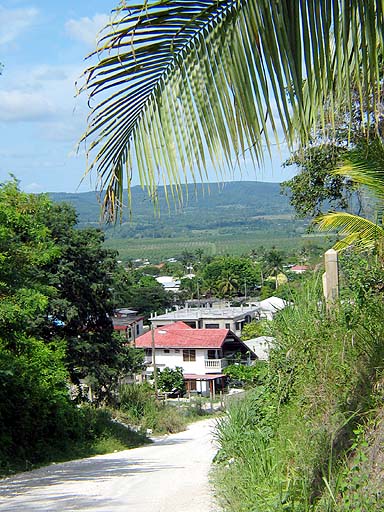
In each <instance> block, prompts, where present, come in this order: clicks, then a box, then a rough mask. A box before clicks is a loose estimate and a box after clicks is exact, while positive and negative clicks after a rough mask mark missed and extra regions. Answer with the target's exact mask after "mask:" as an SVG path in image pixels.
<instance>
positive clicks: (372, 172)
mask: <svg viewBox="0 0 384 512" xmlns="http://www.w3.org/2000/svg"><path fill="white" fill-rule="evenodd" d="M334 174H338V175H341V176H349V177H350V178H351V179H352V180H353V181H354V182H355V183H357V184H359V185H361V186H363V187H364V189H365V190H366V191H367V193H368V195H369V200H370V203H374V204H373V206H374V210H375V218H374V219H373V220H369V219H366V218H364V217H361V216H359V215H354V214H351V213H345V212H332V213H328V214H326V215H322V216H319V217H318V218H317V219H316V220H315V222H316V223H317V224H318V227H319V229H321V230H323V231H329V230H338V232H339V235H341V240H339V241H338V242H336V244H335V245H334V249H335V250H337V251H343V250H344V249H347V248H348V247H351V246H353V247H354V249H355V250H358V251H367V250H368V251H369V250H372V249H375V250H376V251H377V253H378V255H379V257H380V259H381V260H383V256H384V227H383V208H384V145H383V142H382V141H381V139H379V138H376V139H375V140H374V141H370V142H366V143H365V144H361V145H360V146H359V147H358V148H356V149H355V150H353V151H351V152H350V155H349V158H348V160H347V161H346V162H345V164H344V165H343V166H342V167H341V168H339V169H336V170H335V171H334Z"/></svg>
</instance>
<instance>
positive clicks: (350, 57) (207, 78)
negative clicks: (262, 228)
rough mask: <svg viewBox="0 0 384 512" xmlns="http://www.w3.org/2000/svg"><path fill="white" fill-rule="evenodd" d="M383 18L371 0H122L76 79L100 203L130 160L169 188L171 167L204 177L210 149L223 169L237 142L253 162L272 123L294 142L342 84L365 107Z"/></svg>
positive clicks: (114, 197)
mask: <svg viewBox="0 0 384 512" xmlns="http://www.w3.org/2000/svg"><path fill="white" fill-rule="evenodd" d="M383 19H384V16H383V8H382V1H381V0H369V1H367V0H336V1H333V2H330V1H329V0H318V1H315V2H314V1H313V0H200V1H199V2H193V1H192V0H185V1H183V2H176V1H174V0H168V1H163V0H145V1H143V2H142V4H135V5H134V6H132V7H130V6H129V2H121V6H120V7H119V8H117V9H116V11H115V12H114V15H113V17H112V18H111V22H110V24H109V25H108V26H107V27H106V28H105V30H104V31H103V32H102V37H101V39H100V41H99V44H98V48H97V50H96V51H95V52H94V53H93V55H92V57H93V58H94V63H93V64H91V65H90V66H89V67H88V68H87V69H86V71H85V73H84V83H83V85H82V87H81V89H80V90H83V91H84V90H86V91H87V93H88V95H89V102H90V104H91V105H92V107H91V108H92V110H91V113H90V116H89V124H88V129H87V130H86V132H85V134H84V136H83V138H82V141H85V142H87V143H88V142H89V144H87V155H88V159H89V165H88V167H87V172H89V171H91V170H92V169H95V170H96V172H97V174H98V188H99V189H100V190H105V192H106V193H105V196H104V207H105V212H106V214H107V215H108V216H109V218H115V216H116V213H117V212H118V211H119V209H120V207H121V206H122V203H123V185H124V184H126V185H128V188H129V186H130V183H131V180H132V175H133V172H137V173H138V176H139V179H140V182H141V184H142V186H146V187H147V189H148V191H149V194H150V195H151V196H152V197H154V198H155V197H156V186H157V184H158V183H164V184H166V183H168V184H170V186H169V189H170V192H171V193H172V195H173V196H174V197H178V198H180V194H181V189H180V183H181V176H183V177H185V179H186V176H187V173H190V174H191V175H192V178H193V179H197V178H201V179H204V178H206V165H207V162H208V161H209V160H210V161H212V162H213V164H214V165H215V166H216V169H217V172H218V174H219V175H223V174H224V173H225V171H226V169H228V168H229V169H231V170H232V169H233V168H234V167H235V166H236V165H237V164H238V162H239V161H240V160H241V159H242V157H244V156H245V155H246V154H248V153H249V155H250V156H251V158H252V159H253V161H254V162H255V164H259V163H260V161H262V160H263V154H264V151H265V147H266V148H267V149H268V150H269V149H270V148H271V144H272V142H274V140H279V138H281V137H279V133H280V134H281V135H282V137H283V139H284V142H286V143H287V144H288V146H289V147H291V148H292V147H293V146H294V144H295V143H297V142H299V143H302V144H305V143H307V142H308V140H310V137H311V130H313V129H317V128H318V127H319V125H320V126H322V127H323V128H324V129H332V126H333V124H334V121H335V112H337V111H338V109H340V108H341V109H343V111H347V112H348V111H349V110H350V109H352V108H353V107H354V106H355V105H354V100H353V94H352V92H353V91H356V90H357V91H358V95H359V99H360V101H359V104H360V105H361V113H362V114H364V113H367V112H368V116H371V118H372V117H376V114H377V113H378V112H379V108H378V107H379V105H380V101H381V81H380V77H381V54H382V47H383V37H384V30H383V28H384V27H383V26H384V21H383ZM129 198H130V196H129Z"/></svg>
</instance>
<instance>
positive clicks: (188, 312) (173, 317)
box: [150, 306, 260, 336]
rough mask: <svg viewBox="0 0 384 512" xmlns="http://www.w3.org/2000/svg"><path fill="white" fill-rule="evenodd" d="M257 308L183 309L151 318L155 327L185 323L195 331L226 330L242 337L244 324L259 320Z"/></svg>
mask: <svg viewBox="0 0 384 512" xmlns="http://www.w3.org/2000/svg"><path fill="white" fill-rule="evenodd" d="M259 316H260V314H259V308H258V307H256V306H250V307H246V306H241V307H206V308H199V307H198V308H182V309H178V310H177V311H170V312H168V313H166V314H164V315H155V316H151V318H150V322H151V324H152V325H153V327H163V326H165V325H169V324H173V323H175V322H184V323H185V324H187V325H189V326H190V327H192V328H193V329H226V330H231V331H232V332H233V333H234V334H236V335H237V336H240V334H241V330H242V328H243V326H244V324H248V323H249V322H252V320H254V319H259Z"/></svg>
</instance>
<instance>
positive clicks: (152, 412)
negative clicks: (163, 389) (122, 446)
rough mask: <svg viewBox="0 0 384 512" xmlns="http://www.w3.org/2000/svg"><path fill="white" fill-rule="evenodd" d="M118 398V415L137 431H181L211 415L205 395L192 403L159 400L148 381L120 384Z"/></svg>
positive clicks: (157, 432) (159, 432)
mask: <svg viewBox="0 0 384 512" xmlns="http://www.w3.org/2000/svg"><path fill="white" fill-rule="evenodd" d="M119 401H120V405H119V413H118V417H119V418H120V419H121V420H122V421H123V422H126V423H128V424H129V425H133V427H134V428H135V430H138V431H144V432H145V431H147V430H150V431H151V432H152V433H153V434H154V435H156V434H166V433H176V432H180V431H182V430H185V428H186V427H187V425H188V424H189V423H192V422H193V421H198V420H200V419H203V418H205V417H209V416H212V413H211V412H209V411H207V410H206V409H204V408H203V403H204V399H194V400H193V401H191V402H190V403H189V402H187V403H185V402H183V401H180V402H177V401H175V402H172V403H169V402H167V401H163V400H156V398H155V395H154V390H153V388H151V386H149V385H148V384H147V383H142V384H125V385H123V386H121V387H120V390H119ZM213 414H216V413H213Z"/></svg>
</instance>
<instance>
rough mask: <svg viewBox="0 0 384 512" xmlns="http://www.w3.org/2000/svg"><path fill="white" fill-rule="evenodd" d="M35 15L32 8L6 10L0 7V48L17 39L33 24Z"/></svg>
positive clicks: (35, 10)
mask: <svg viewBox="0 0 384 512" xmlns="http://www.w3.org/2000/svg"><path fill="white" fill-rule="evenodd" d="M37 15H38V10H37V9H35V8H34V7H27V8H19V9H6V8H5V7H3V6H2V5H0V46H3V45H5V44H8V43H11V42H12V41H14V40H15V39H17V38H18V37H19V36H20V35H21V34H22V33H24V32H25V30H26V29H27V28H28V27H30V26H31V25H32V24H33V23H34V21H35V19H36V18H37Z"/></svg>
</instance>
